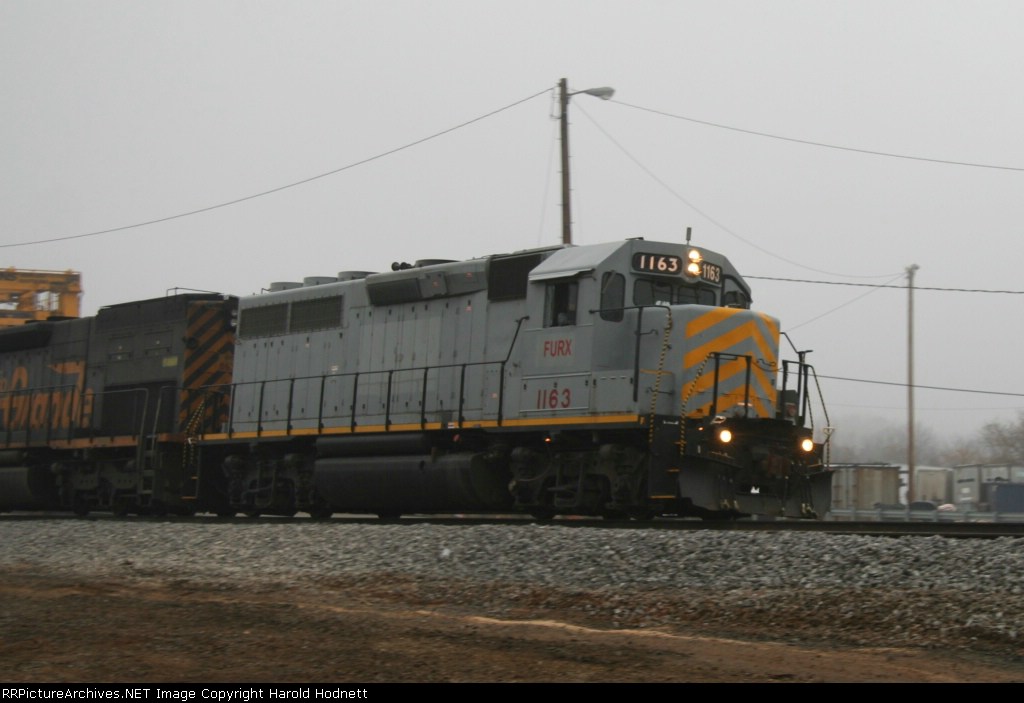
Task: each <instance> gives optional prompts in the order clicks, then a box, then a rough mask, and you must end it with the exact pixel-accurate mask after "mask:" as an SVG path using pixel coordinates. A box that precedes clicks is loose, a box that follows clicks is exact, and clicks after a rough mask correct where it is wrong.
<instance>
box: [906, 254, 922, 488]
mask: <svg viewBox="0 0 1024 703" xmlns="http://www.w3.org/2000/svg"><path fill="white" fill-rule="evenodd" d="M919 268H920V267H919V266H918V265H917V264H913V265H911V266H908V267H907V505H908V506H909V505H910V504H911V503H913V502H914V498H915V493H916V491H915V490H914V273H915V272H916V271H917V270H918V269H919Z"/></svg>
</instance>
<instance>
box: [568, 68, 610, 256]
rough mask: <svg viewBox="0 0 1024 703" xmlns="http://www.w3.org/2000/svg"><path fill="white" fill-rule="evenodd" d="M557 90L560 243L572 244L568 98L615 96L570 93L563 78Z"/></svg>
mask: <svg viewBox="0 0 1024 703" xmlns="http://www.w3.org/2000/svg"><path fill="white" fill-rule="evenodd" d="M558 89H559V92H558V104H559V107H560V115H559V119H560V120H561V123H562V124H561V127H562V243H563V244H572V209H571V208H570V206H569V116H568V112H569V98H571V97H572V96H573V95H580V94H583V95H593V96H594V97H596V98H601V99H602V100H607V99H608V98H610V97H611V96H612V95H614V94H615V89H614V88H608V87H604V88H589V89H587V90H575V91H573V92H571V93H570V92H569V89H568V87H567V82H566V80H565V79H564V78H563V79H562V80H560V81H559V82H558Z"/></svg>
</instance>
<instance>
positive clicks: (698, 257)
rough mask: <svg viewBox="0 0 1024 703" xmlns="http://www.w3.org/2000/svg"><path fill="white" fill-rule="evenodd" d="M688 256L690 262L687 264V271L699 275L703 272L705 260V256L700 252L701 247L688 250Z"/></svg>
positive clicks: (692, 274)
mask: <svg viewBox="0 0 1024 703" xmlns="http://www.w3.org/2000/svg"><path fill="white" fill-rule="evenodd" d="M686 258H687V259H689V262H688V263H687V264H686V272H687V273H688V274H690V275H691V276H699V275H700V274H701V272H702V270H703V269H702V267H701V264H702V263H703V262H704V256H703V255H702V254H701V253H700V250H699V249H690V251H688V252H686Z"/></svg>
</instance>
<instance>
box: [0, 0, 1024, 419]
mask: <svg viewBox="0 0 1024 703" xmlns="http://www.w3.org/2000/svg"><path fill="white" fill-rule="evenodd" d="M1022 64H1024V3H1020V2H1017V1H1015V0H1013V1H1009V0H1008V1H1005V2H997V1H977V0H972V1H964V2H954V1H951V0H928V1H902V2H901V1H894V0H886V1H879V2H876V1H873V0H866V1H864V0H858V1H856V2H854V1H852V0H851V1H849V2H842V1H838V0H837V1H834V2H820V1H818V0H809V1H806V2H799V1H791V2H787V1H777V2H755V1H754V0H749V1H740V0H733V1H724V2H723V1H721V0H716V1H713V2H712V1H707V2H702V1H696V0H693V1H688V0H675V1H669V0H661V1H659V0H630V1H628V2H626V1H611V0H604V1H602V0H543V1H533V0H515V1H514V2H513V1H512V0H491V1H488V0H430V1H424V0H421V1H409V0H404V1H403V0H372V1H371V0H336V1H333V2H327V1H311V0H304V1H302V2H256V1H254V0H247V1H245V2H233V1H230V2H229V1H219V2H218V1H210V0H203V1H195V2H193V1H191V0H176V1H175V2H170V1H166V2H138V1H136V0H74V1H73V0H63V1H60V0H0V95H2V100H0V245H10V244H15V243H19V242H26V241H32V240H39V239H50V238H55V237H67V236H72V235H77V234H83V233H89V232H94V231H97V230H105V229H110V228H116V227H122V226H125V225H131V224H134V223H138V222H145V221H149V220H154V219H158V218H163V217H168V216H172V215H176V214H179V213H184V212H188V211H191V210H196V209H200V208H205V207H208V206H211V205H216V204H218V203H223V202H227V201H232V200H235V199H238V198H244V197H246V196H250V195H253V194H255V193H260V192H263V191H267V190H270V189H274V188H277V187H279V186H282V185H286V184H289V183H293V182H296V181H300V180H302V179H305V178H309V177H310V176H315V175H318V174H322V173H325V172H328V171H332V170H335V169H339V168H341V167H344V166H347V165H349V164H353V163H355V162H359V161H362V160H365V159H368V158H371V157H373V156H376V155H378V154H381V153H384V152H388V151H390V150H393V149H395V148H396V147H400V146H403V145H406V144H409V143H411V142H415V141H417V140H420V139H422V138H424V137H428V136H430V135H432V134H435V133H438V132H441V131H443V130H446V129H449V128H451V127H454V126H456V125H459V124H461V123H463V122H466V121H469V120H472V119H474V118H477V117H479V116H481V115H484V114H486V113H489V112H491V111H493V110H497V109H499V108H502V107H505V106H507V105H510V104H512V103H514V102H516V101H518V100H521V99H523V98H526V97H528V96H530V95H534V94H536V93H540V92H542V91H545V90H549V92H546V93H543V94H542V95H540V96H538V97H536V98H534V99H532V100H528V101H526V102H524V103H522V104H520V105H518V106H516V107H514V108H511V109H508V110H505V111H503V112H500V113H499V114H497V115H495V116H492V117H489V118H487V119H484V120H481V121H479V122H475V123H474V124H472V125H469V126H467V127H465V128H462V129H458V130H455V131H453V132H450V133H448V134H446V135H444V136H441V137H439V138H437V139H433V140H429V141H427V142H424V143H422V144H420V145H418V146H415V147H413V148H410V149H406V150H402V151H400V152H398V153H394V154H391V155H389V156H386V157H384V158H380V159H377V160H373V161H371V162H369V163H366V164H363V165H360V166H357V167H354V168H351V169H348V170H345V171H342V172H340V173H337V174H335V175H332V176H329V177H326V178H322V179H318V180H314V181H312V182H310V183H308V184H306V185H303V186H300V187H296V188H290V189H287V190H283V191H281V192H277V193H274V194H271V195H267V196H265V197H261V198H257V199H252V200H247V201H245V202H242V203H239V204H237V205H233V206H231V207H225V208H221V209H217V210H213V211H210V212H206V213H203V214H198V215H194V216H190V217H183V218H178V219H173V220H170V221H167V222H164V223H160V224H154V225H150V226H146V227H141V228H137V229H128V230H124V231H120V232H115V233H111V234H106V235H102V236H96V237H87V238H81V239H74V240H70V241H63V242H55V243H46V244H35V245H30V246H5V247H4V248H2V249H0V265H2V266H5V267H6V266H15V267H19V268H43V269H54V270H62V269H69V268H70V269H75V270H79V271H81V272H82V275H83V283H84V288H85V297H84V305H85V312H86V313H87V314H92V313H94V312H95V311H96V310H97V309H98V308H99V307H101V306H104V305H109V304H113V303H118V302H124V301H127V300H134V299H141V298H148V297H159V296H162V295H164V294H165V293H166V291H167V290H168V289H170V288H174V287H183V288H193V289H202V290H216V291H220V292H225V293H234V294H237V295H247V294H250V293H254V292H258V291H259V290H260V289H261V288H262V287H265V286H267V285H268V284H269V283H270V282H272V281H287V280H301V279H302V278H304V277H307V276H314V275H328V276H329V275H335V274H337V272H339V271H343V270H372V271H378V270H385V269H387V268H388V267H389V266H390V264H391V262H392V261H395V260H405V261H412V260H414V259H422V258H453V259H458V258H468V257H475V256H483V255H487V254H492V253H500V252H505V251H511V250H515V249H522V248H529V247H535V246H538V245H546V244H556V243H558V242H559V241H560V240H561V231H560V195H559V180H558V179H559V164H558V158H557V154H558V152H557V149H558V146H557V121H555V120H553V119H552V115H553V113H554V106H553V103H552V100H553V97H554V88H555V85H556V83H557V82H558V80H559V79H560V78H562V77H566V78H568V80H569V83H570V88H571V89H574V90H580V89H585V88H590V87H596V86H605V85H608V86H613V87H614V88H615V89H616V94H615V98H614V99H613V100H612V101H608V102H604V101H600V100H597V99H595V98H592V97H587V96H578V97H576V98H574V99H573V101H572V106H571V108H570V117H571V122H572V127H571V129H572V132H571V136H570V142H571V148H572V175H573V198H574V200H573V205H574V220H575V233H574V240H575V242H576V243H579V244H586V243H598V242H605V241H610V240H616V239H621V238H624V237H635V236H643V237H646V238H649V239H659V240H660V239H674V240H681V239H682V238H683V237H684V233H685V230H686V227H688V226H689V227H692V228H693V231H694V235H693V237H694V242H695V243H697V244H700V245H704V246H707V247H709V248H713V249H716V250H718V251H720V252H722V253H724V254H726V255H727V256H729V257H730V258H731V259H732V260H733V262H734V263H735V264H736V265H737V266H738V267H739V269H740V271H742V272H743V273H745V274H747V275H750V276H758V277H773V278H796V279H811V280H823V281H832V282H850V283H875V284H879V283H892V284H896V285H904V284H905V282H906V277H905V275H904V272H905V269H906V268H907V267H908V266H910V265H911V264H917V265H919V266H920V270H919V271H918V272H917V275H916V279H915V282H916V284H917V285H918V286H921V287H942V288H962V289H998V290H1024V277H1022V276H1021V275H1020V271H1021V259H1022V255H1024V245H1022V243H1021V234H1022V232H1021V230H1022V222H1024V198H1022V197H1021V194H1022V186H1024V172H1022V171H1021V170H1012V169H1009V170H1007V169H993V168H978V167H968V166H955V165H947V164H940V163H934V162H928V161H917V160H911V159H898V158H891V157H883V156H874V155H869V154H864V153H857V152H851V151H840V150H834V149H826V148H821V147H816V146H810V145H806V144H799V143H794V142H788V141H782V140H777V139H769V138H765V137H760V136H754V135H751V134H745V133H741V132H736V131H730V130H725V129H719V128H715V127H710V126H706V125H701V124H695V123H692V122H687V121H683V120H679V119H673V118H671V117H666V116H662V115H658V114H655V113H653V112H647V111H644V110H639V109H636V107H631V106H640V107H644V108H648V109H650V110H657V111H662V112H665V113H671V114H674V115H683V116H687V117H691V118H695V119H698V120H706V121H709V122H713V123H718V124H724V125H730V126H734V127H739V128H742V129H747V130H753V131H759V132H766V133H771V134H776V135H782V136H787V137H792V138H796V139H803V140H808V141H814V142H823V143H829V144H835V145H842V146H846V147H851V148H856V149H864V150H871V151H879V152H891V153H898V154H906V155H914V156H921V157H927V158H931V159H942V160H949V161H959V162H971V163H978V164H990V165H999V166H1009V167H1014V168H1016V169H1024V133H1022V129H1021V125H1024V91H1022V89H1021V84H1020V76H1021V75H1022V74H1024V65H1022ZM638 164H639V165H638ZM641 166H642V168H641ZM751 283H752V285H753V287H754V298H755V306H756V307H757V308H758V309H760V310H764V311H766V312H770V313H771V314H773V315H775V316H776V317H778V318H780V319H781V321H782V327H783V329H784V330H790V331H791V332H790V334H791V337H792V338H793V341H794V343H795V344H796V345H797V346H798V347H799V348H801V349H813V350H814V353H813V354H812V355H811V357H810V358H811V361H812V362H813V363H814V364H815V365H816V367H817V369H818V372H819V373H820V374H823V375H828V376H840V377H846V378H856V379H870V380H876V381H885V382H891V383H895V384H899V383H902V382H904V381H905V380H906V377H907V356H906V347H907V334H906V330H907V294H906V291H905V290H893V289H883V290H876V291H874V292H869V289H866V288H859V287H848V286H837V285H816V284H808V283H791V282H780V281H772V280H757V279H755V280H752V281H751ZM865 293H869V294H868V295H865ZM914 303H915V312H916V315H915V317H916V321H915V345H916V348H917V355H916V366H915V381H916V382H917V383H918V384H920V385H925V386H941V387H952V388H966V389H975V390H983V391H991V392H1003V393H1020V394H1024V377H1022V374H1021V373H1020V371H1019V367H1018V366H1017V365H1016V363H1015V362H1016V361H1017V359H1018V358H1019V356H1020V352H1021V348H1022V342H1024V330H1022V329H1021V325H1022V317H1024V316H1022V315H1021V309H1022V305H1024V299H1022V296H1020V295H996V294H986V293H958V292H940V291H927V290H920V291H918V292H917V293H916V294H915V296H914ZM822 385H823V390H824V393H825V400H826V402H827V404H828V408H829V412H830V416H831V420H832V423H833V424H834V425H836V426H837V427H838V428H839V431H840V432H842V431H843V426H844V422H845V423H848V424H849V425H850V426H855V425H857V424H858V423H862V422H864V421H866V419H868V418H876V419H877V421H878V422H886V423H891V424H893V425H895V426H898V427H899V426H903V427H905V423H906V405H907V393H906V390H905V389H904V388H902V387H901V386H898V385H893V386H886V385H869V384H863V383H852V382H848V381H837V380H829V379H825V380H823V382H822ZM916 406H917V417H918V420H919V422H920V423H921V424H923V425H926V426H930V427H933V428H935V429H936V430H938V431H939V432H941V433H942V435H943V436H946V435H953V436H957V435H962V436H968V435H970V434H972V433H973V432H975V431H976V430H977V429H978V428H979V427H980V426H981V425H982V424H984V423H985V422H988V421H993V420H999V421H1006V420H1012V419H1015V418H1016V417H1017V413H1018V411H1019V409H1021V408H1024V397H1012V396H1001V395H986V394H975V393H950V392H939V391H929V390H924V389H922V390H919V391H917V392H916ZM819 424H820V418H819ZM839 436H840V435H837V439H838V438H839Z"/></svg>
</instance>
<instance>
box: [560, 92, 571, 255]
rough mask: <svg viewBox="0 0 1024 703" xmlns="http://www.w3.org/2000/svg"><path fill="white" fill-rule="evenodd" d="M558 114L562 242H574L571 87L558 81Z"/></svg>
mask: <svg viewBox="0 0 1024 703" xmlns="http://www.w3.org/2000/svg"><path fill="white" fill-rule="evenodd" d="M558 107H559V110H558V116H559V121H560V122H561V125H560V126H561V130H562V135H561V137H562V244H572V207H571V206H570V205H569V192H570V189H569V89H568V83H567V81H566V79H565V78H563V79H562V80H560V81H558Z"/></svg>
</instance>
